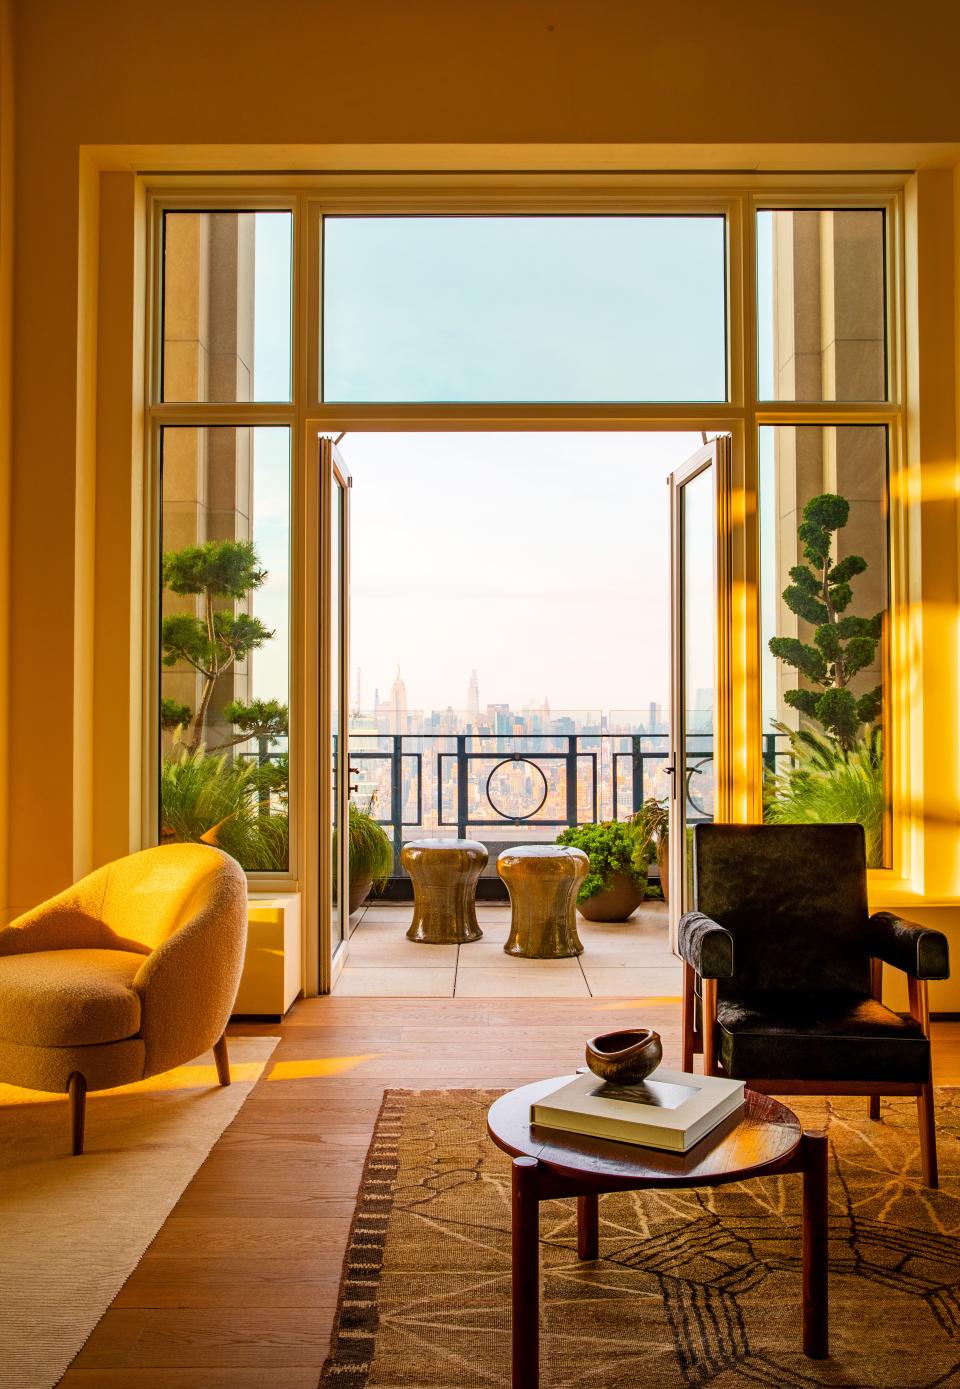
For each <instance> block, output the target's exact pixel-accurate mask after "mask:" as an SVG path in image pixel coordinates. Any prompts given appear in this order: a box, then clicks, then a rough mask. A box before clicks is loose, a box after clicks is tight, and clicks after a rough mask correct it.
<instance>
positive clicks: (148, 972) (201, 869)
mask: <svg viewBox="0 0 960 1389" xmlns="http://www.w3.org/2000/svg"><path fill="white" fill-rule="evenodd" d="M246 935H247V884H246V878H245V877H244V874H243V871H242V870H241V868H240V866H239V865H238V864H237V863H236V861H235V860H234V859H232V858H230V857H228V855H226V854H224V853H222V852H221V851H220V850H219V849H214V848H210V847H207V846H206V845H203V844H170V845H165V846H163V847H161V848H158V849H145V850H144V851H143V852H142V853H138V854H131V855H130V856H129V857H128V858H123V859H119V860H117V862H115V863H110V864H107V865H106V867H104V868H100V869H98V870H97V871H96V872H95V873H91V874H90V875H89V877H86V878H83V879H82V880H81V881H80V882H79V883H77V884H75V885H74V886H73V887H71V888H68V889H67V891H66V892H62V893H60V895H59V896H57V897H53V898H51V899H50V901H48V902H44V903H42V904H41V905H40V906H39V907H35V908H34V909H33V910H32V911H29V912H26V913H25V914H24V915H23V916H21V917H18V918H17V920H16V921H14V922H12V923H11V924H10V925H9V926H7V927H5V928H3V929H0V1081H4V1082H6V1083H7V1084H10V1085H21V1086H24V1087H26V1088H27V1089H31V1090H47V1091H53V1092H56V1093H59V1094H64V1093H67V1094H69V1096H70V1106H71V1119H72V1127H73V1151H74V1153H80V1152H82V1151H83V1126H84V1108H85V1100H86V1093H87V1091H88V1090H108V1089H112V1088H113V1087H114V1086H117V1085H128V1084H130V1083H131V1082H132V1081H136V1080H143V1079H145V1078H146V1077H147V1076H152V1075H157V1074H159V1073H160V1072H161V1071H168V1070H171V1069H172V1068H173V1067H175V1066H180V1065H183V1063H184V1062H186V1061H190V1060H192V1059H193V1058H194V1057H195V1056H199V1055H200V1054H201V1052H204V1051H207V1050H208V1049H209V1048H210V1047H213V1049H214V1054H215V1057H216V1062H217V1075H218V1077H219V1080H220V1084H221V1085H229V1083H230V1066H229V1061H228V1058H227V1045H226V1039H225V1037H224V1028H225V1027H226V1024H227V1020H228V1018H229V1016H230V1010H231V1008H232V1007H233V1001H234V998H235V997H236V993H237V987H238V985H239V982H240V972H241V970H242V968H243V957H244V948H245V944H246Z"/></svg>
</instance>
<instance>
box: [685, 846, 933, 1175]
mask: <svg viewBox="0 0 960 1389" xmlns="http://www.w3.org/2000/svg"><path fill="white" fill-rule="evenodd" d="M693 860H694V901H695V903H696V908H697V910H696V911H692V912H687V913H686V915H685V916H683V917H682V918H681V921H680V935H679V945H680V954H681V956H682V957H683V962H684V969H683V1067H684V1070H687V1071H689V1070H692V1069H693V1056H694V1052H696V1051H702V1052H703V1059H704V1071H705V1072H707V1074H714V1075H718V1074H719V1075H729V1076H734V1077H736V1078H737V1079H738V1080H744V1081H746V1082H747V1083H748V1084H749V1085H750V1086H751V1087H752V1088H753V1089H755V1090H761V1091H765V1092H766V1093H767V1094H777V1095H797V1094H813V1095H868V1096H870V1101H869V1103H870V1116H871V1118H873V1119H879V1117H880V1098H879V1097H880V1096H881V1095H915V1096H916V1099H917V1107H918V1112H919V1119H920V1160H921V1165H922V1168H923V1177H924V1180H925V1181H926V1183H927V1185H928V1186H936V1185H937V1138H936V1127H935V1120H934V1109H933V1086H932V1084H931V1079H930V1040H929V1034H930V1013H929V1006H928V1003H927V980H928V979H946V978H947V977H948V976H949V973H950V961H949V952H948V949H947V940H946V937H945V936H943V935H942V934H941V933H940V932H939V931H930V930H927V929H926V928H924V927H922V926H915V925H912V924H911V923H910V922H907V921H901V920H900V918H899V917H896V916H893V915H891V914H890V913H889V912H876V913H875V914H874V915H873V916H871V915H870V914H869V911H868V909H867V861H866V851H865V843H864V834H863V829H862V827H861V826H860V825H697V826H696V828H695V830H694V836H693ZM884 964H888V965H893V966H894V968H896V969H901V970H903V971H904V973H905V974H906V975H907V977H908V982H909V997H910V1014H909V1016H903V1015H901V1014H899V1013H894V1012H893V1011H892V1010H891V1009H889V1008H886V1007H884V1005H883V1003H882V1002H881V980H882V970H883V965H884Z"/></svg>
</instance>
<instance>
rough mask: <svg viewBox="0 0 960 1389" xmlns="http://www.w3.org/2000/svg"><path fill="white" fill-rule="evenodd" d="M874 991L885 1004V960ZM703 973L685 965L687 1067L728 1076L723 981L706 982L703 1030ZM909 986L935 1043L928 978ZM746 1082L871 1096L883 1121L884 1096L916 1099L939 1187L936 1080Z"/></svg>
mask: <svg viewBox="0 0 960 1389" xmlns="http://www.w3.org/2000/svg"><path fill="white" fill-rule="evenodd" d="M870 972H871V992H872V993H873V996H874V998H875V999H877V1001H878V1002H882V993H883V962H882V961H881V960H877V959H873V960H871V966H870ZM697 978H698V976H697V973H696V971H695V969H694V967H693V965H691V964H689V963H688V962H687V961H686V960H684V962H683V1005H682V1007H683V1013H682V1027H681V1048H682V1058H683V1059H682V1066H683V1069H684V1070H685V1071H692V1070H693V1058H694V1056H695V1055H697V1054H702V1056H703V1070H704V1074H705V1075H723V1074H724V1070H723V1066H722V1065H721V1063H720V1060H719V1055H718V1040H719V1039H718V1036H717V1032H718V1025H717V981H716V979H701V980H700V992H699V997H700V1015H701V1027H700V1029H699V1030H698V1029H697V1025H696V1023H697V987H696V985H697ZM907 983H908V987H909V1002H910V1015H911V1017H913V1018H914V1019H916V1021H917V1022H918V1023H919V1024H920V1026H921V1028H922V1029H923V1034H924V1036H925V1037H926V1038H927V1041H928V1042H929V1040H930V1004H929V997H928V990H927V981H926V979H914V978H913V977H912V976H911V975H908V976H907ZM745 1084H746V1085H747V1086H748V1087H749V1088H750V1089H751V1090H759V1091H760V1092H761V1093H762V1094H765V1095H865V1096H867V1097H868V1109H869V1114H870V1118H871V1119H874V1120H877V1119H879V1118H880V1097H881V1096H882V1095H890V1096H895V1095H912V1096H913V1097H914V1098H915V1099H916V1101H917V1117H918V1121H919V1128H920V1167H921V1170H922V1172H923V1180H924V1181H925V1182H926V1184H927V1186H929V1187H936V1186H937V1185H938V1184H939V1182H938V1172H937V1129H936V1115H935V1111H934V1098H933V1080H932V1076H929V1075H928V1077H927V1079H926V1080H925V1081H924V1082H923V1083H922V1084H917V1083H908V1082H905V1081H885V1080H877V1081H869V1080H779V1079H765V1078H764V1077H755V1078H752V1079H750V1080H747V1081H746V1082H745Z"/></svg>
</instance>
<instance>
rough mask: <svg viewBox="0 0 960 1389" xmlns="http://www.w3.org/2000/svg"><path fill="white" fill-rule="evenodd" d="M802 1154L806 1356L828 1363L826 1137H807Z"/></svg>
mask: <svg viewBox="0 0 960 1389" xmlns="http://www.w3.org/2000/svg"><path fill="white" fill-rule="evenodd" d="M801 1145H802V1154H803V1352H804V1354H805V1355H808V1356H810V1358H811V1359H812V1360H825V1359H826V1358H827V1356H828V1355H829V1354H830V1352H829V1349H828V1347H827V1331H828V1328H827V1320H828V1305H827V1158H828V1153H829V1148H828V1145H827V1135H826V1134H825V1133H805V1134H804V1135H803V1137H802V1139H801Z"/></svg>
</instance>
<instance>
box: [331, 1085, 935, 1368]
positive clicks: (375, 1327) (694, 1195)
mask: <svg viewBox="0 0 960 1389" xmlns="http://www.w3.org/2000/svg"><path fill="white" fill-rule="evenodd" d="M497 1093H499V1092H496V1091H479V1090H441V1091H419V1092H412V1091H397V1090H394V1091H388V1092H387V1095H386V1096H385V1099H384V1103H383V1108H382V1110H381V1112H380V1116H379V1119H378V1121H377V1126H376V1130H375V1132H374V1137H373V1141H372V1144H371V1146H370V1151H369V1154H368V1157H367V1164H366V1169H365V1172H364V1176H363V1180H362V1183H361V1188H360V1194H359V1197H358V1203H357V1209H356V1214H355V1217H354V1223H353V1229H352V1232H351V1236H350V1242H349V1246H348V1249H347V1254H346V1258H345V1261H344V1269H343V1280H342V1284H341V1292H340V1307H339V1311H338V1315H337V1325H336V1329H335V1333H334V1342H333V1349H332V1353H331V1356H330V1359H329V1360H328V1362H327V1364H326V1366H325V1368H324V1372H323V1376H322V1379H321V1385H322V1386H324V1387H325V1389H334V1386H336V1389H388V1386H389V1389H440V1386H443V1389H474V1386H476V1389H479V1387H480V1386H508V1385H509V1383H510V1162H509V1159H508V1158H507V1157H506V1156H505V1154H503V1153H501V1152H500V1151H499V1150H498V1149H497V1148H496V1147H494V1145H493V1143H492V1142H491V1141H490V1140H489V1139H488V1138H487V1136H486V1132H485V1116H486V1111H487V1108H488V1106H489V1105H490V1104H491V1102H492V1101H493V1100H494V1099H495V1098H496V1095H497ZM958 1096H960V1091H951V1090H942V1091H939V1092H938V1102H939V1107H938V1126H939V1133H940V1148H939V1151H940V1173H941V1187H940V1190H939V1191H929V1190H928V1189H927V1188H926V1187H924V1186H923V1185H922V1183H921V1181H920V1172H919V1163H918V1140H917V1126H916V1105H915V1104H914V1102H913V1101H912V1100H884V1101H883V1106H882V1116H883V1117H882V1122H880V1123H871V1122H870V1121H869V1119H868V1118H867V1115H866V1107H867V1104H866V1100H860V1099H853V1100H847V1099H841V1100H831V1101H827V1100H820V1099H816V1100H807V1099H804V1100H796V1101H792V1102H791V1107H792V1108H793V1109H794V1110H795V1111H796V1112H797V1113H798V1114H799V1115H800V1116H801V1118H802V1119H803V1121H804V1125H805V1127H807V1128H811V1129H813V1128H825V1129H826V1130H827V1131H828V1133H829V1137H830V1143H831V1172H830V1315H831V1325H830V1337H831V1340H830V1347H831V1356H830V1359H829V1360H826V1361H813V1360H807V1359H806V1357H805V1356H804V1355H803V1353H802V1350H801V1348H800V1345H801V1305H800V1199H801V1190H800V1188H801V1178H800V1177H799V1176H796V1175H792V1176H786V1177H767V1178H753V1179H751V1180H750V1181H747V1182H743V1183H741V1184H738V1185H735V1186H725V1187H718V1188H714V1189H700V1190H690V1191H678V1192H672V1193H671V1192H662V1191H661V1192H635V1193H629V1194H626V1195H611V1196H604V1197H602V1198H601V1200H600V1246H601V1257H600V1259H598V1260H596V1261H593V1262H588V1263H581V1262H579V1261H578V1260H577V1257H576V1205H575V1202H573V1201H556V1202H546V1203H544V1204H543V1205H542V1206H541V1225H540V1233H541V1241H542V1244H541V1261H542V1295H543V1319H542V1330H541V1366H542V1384H543V1386H544V1389H561V1387H562V1389H574V1387H576V1389H648V1387H649V1389H673V1387H674V1386H677V1389H680V1387H681V1386H682V1387H683V1389H690V1386H699V1385H704V1386H706V1385H709V1386H711V1389H739V1386H747V1385H750V1386H756V1385H768V1386H771V1389H807V1386H810V1385H821V1384H826V1385H835V1386H844V1389H935V1386H936V1389H940V1386H947V1385H956V1386H960V1239H958V1234H960V1102H958Z"/></svg>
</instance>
